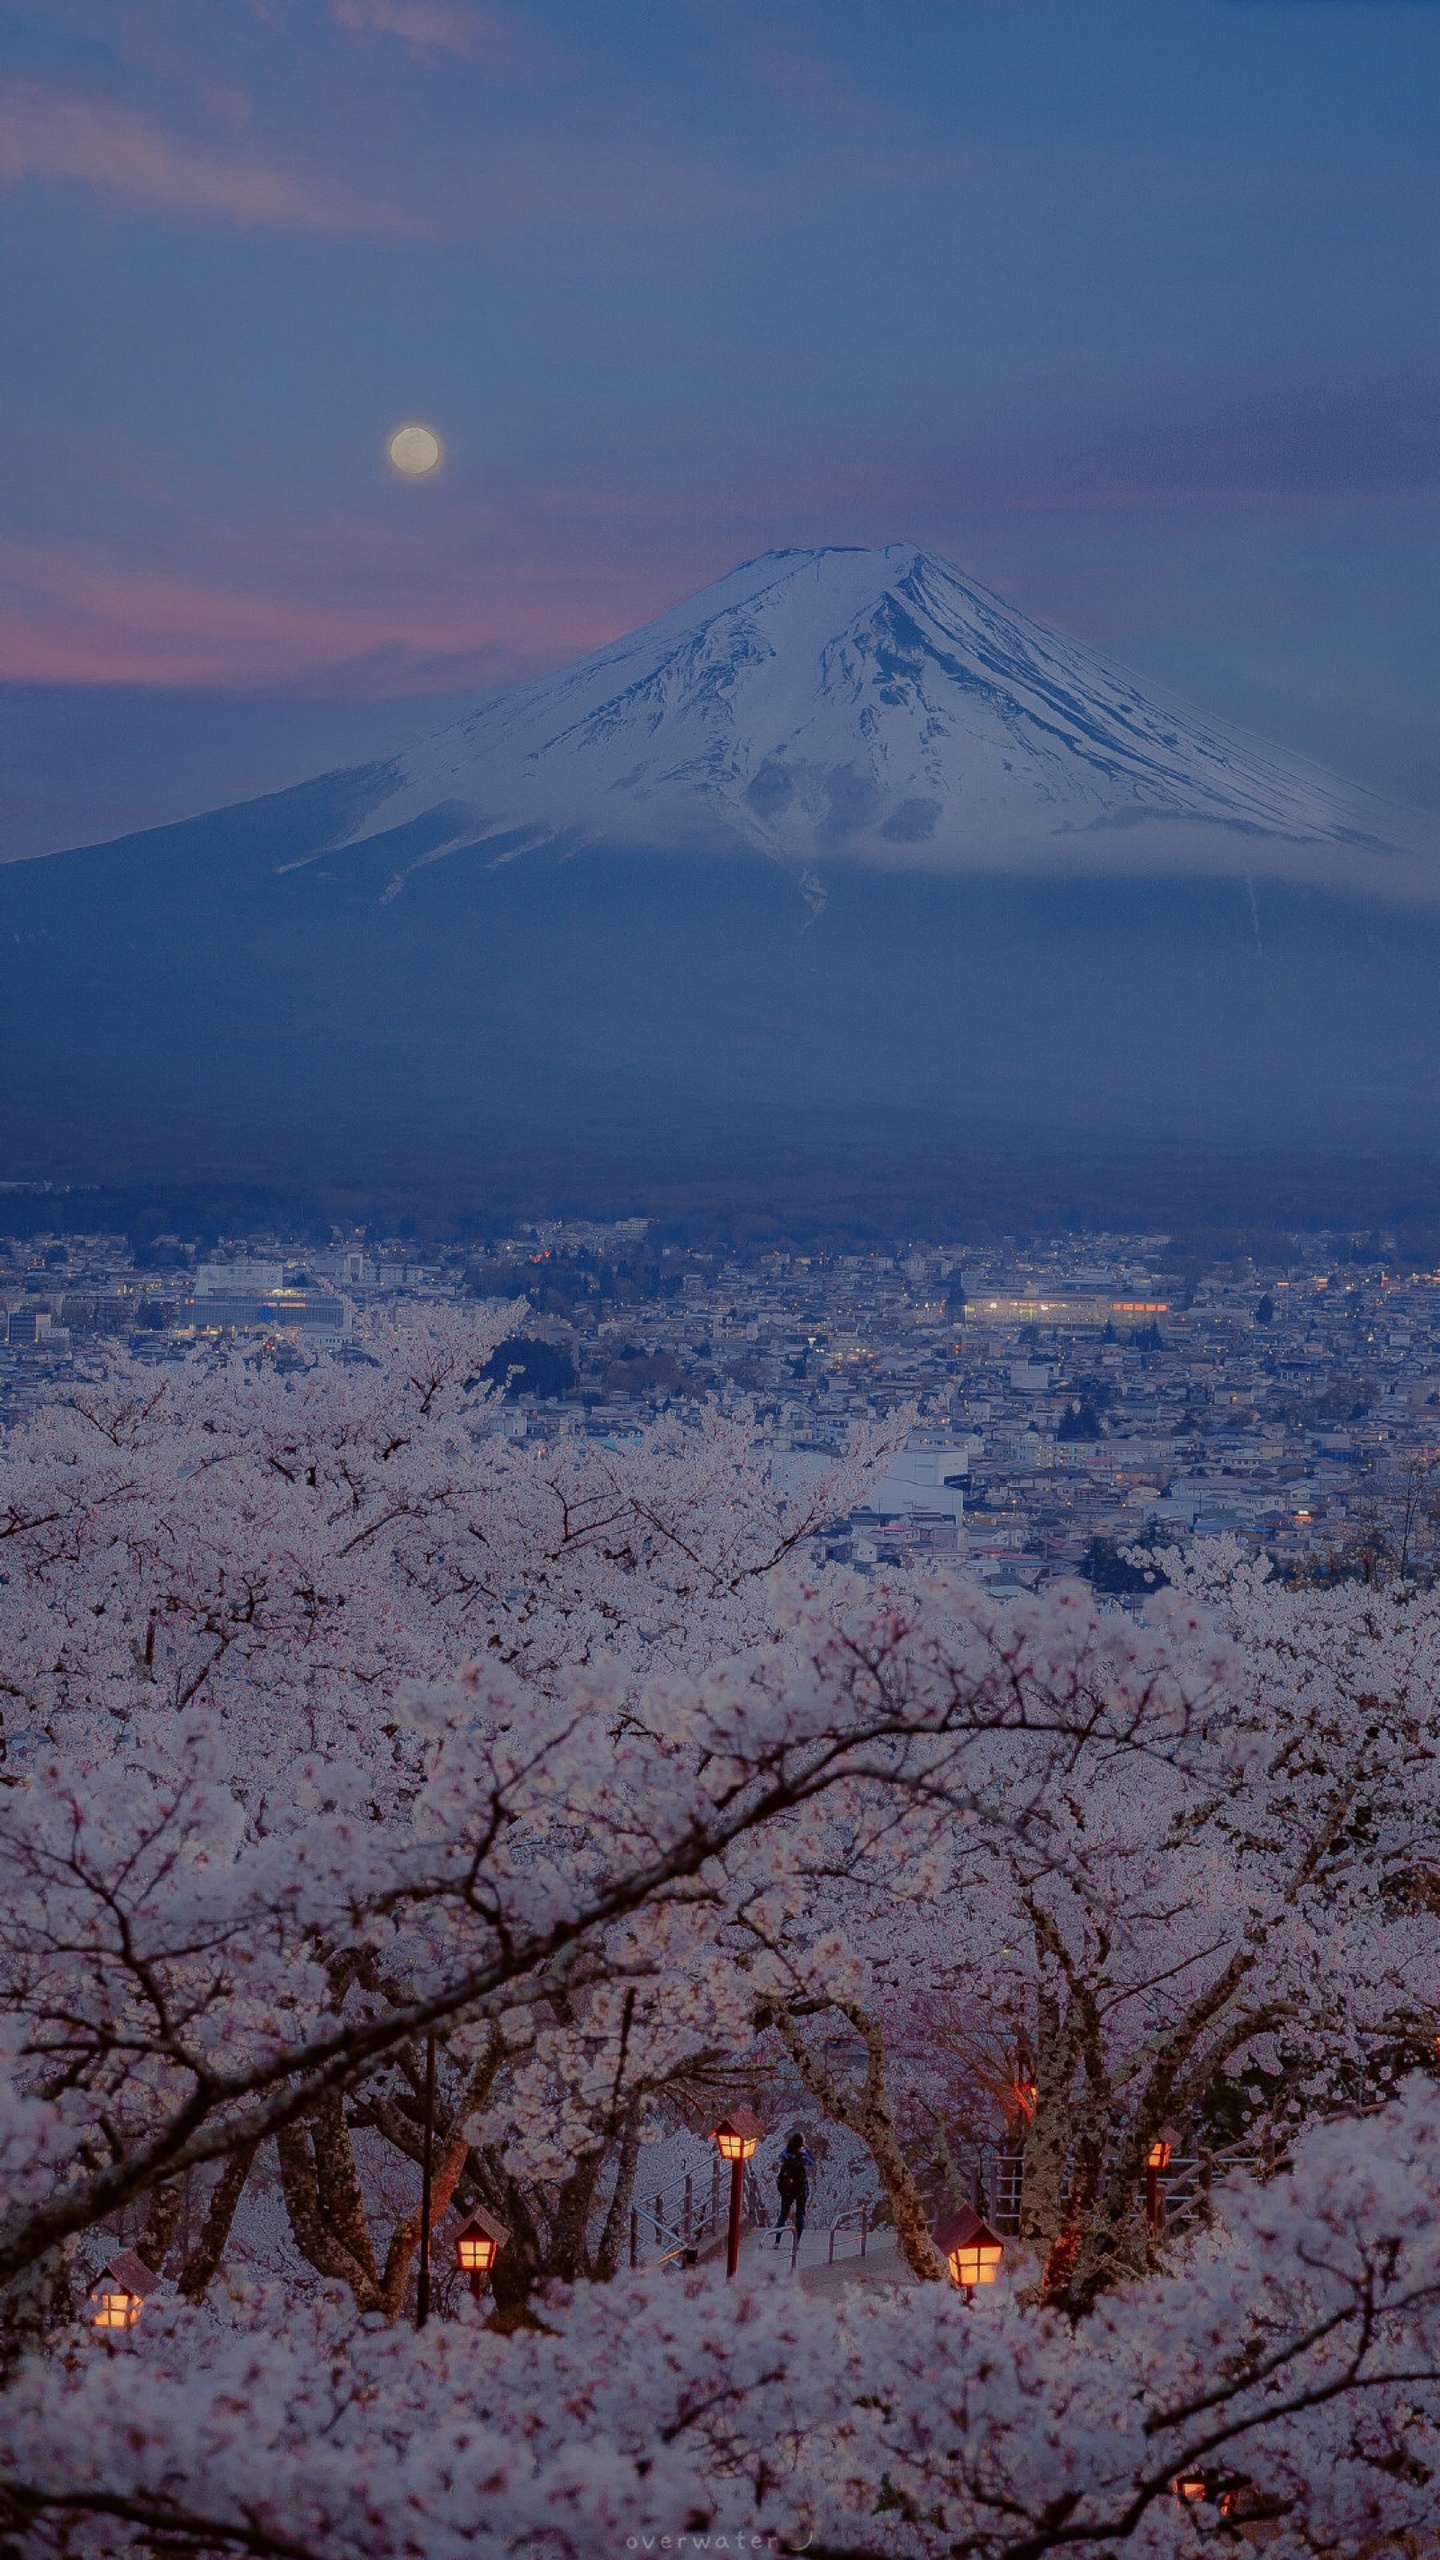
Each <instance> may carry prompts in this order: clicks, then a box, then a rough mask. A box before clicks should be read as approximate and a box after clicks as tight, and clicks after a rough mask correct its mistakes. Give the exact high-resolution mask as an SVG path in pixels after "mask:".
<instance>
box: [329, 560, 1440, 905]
mask: <svg viewBox="0 0 1440 2560" xmlns="http://www.w3.org/2000/svg"><path fill="white" fill-rule="evenodd" d="M401 770H402V772H403V777H404V779H403V782H402V784H401V787H400V791H399V794H398V796H397V797H392V798H391V799H390V800H389V801H388V802H387V804H386V806H385V807H384V809H383V811H380V812H377V813H376V815H375V817H374V818H372V820H371V821H370V824H369V828H368V829H367V832H372V833H373V832H378V831H379V830H380V829H381V828H383V829H386V830H388V829H389V828H391V827H392V826H394V825H396V824H397V823H402V822H404V821H405V820H407V819H410V818H414V817H419V816H421V815H423V814H426V813H429V812H433V811H434V810H436V809H437V807H443V808H444V809H445V810H446V813H447V820H449V819H453V832H451V831H448V827H447V831H446V832H445V833H444V834H443V837H442V841H441V843H440V845H439V846H438V847H436V848H435V849H434V850H432V851H431V852H430V853H429V854H428V855H427V857H426V858H427V859H431V860H433V859H434V858H435V851H436V850H439V851H443V850H444V849H445V847H446V845H451V846H454V845H459V844H461V843H466V842H469V843H473V842H474V841H475V840H476V839H477V837H479V838H481V839H482V840H483V839H484V838H485V837H487V836H491V837H494V838H496V839H497V840H499V841H497V845H496V851H497V855H500V854H502V853H503V854H504V855H508V854H510V853H513V852H517V851H523V850H525V849H526V848H527V846H530V845H537V844H540V843H542V842H546V841H554V840H556V839H557V838H558V839H560V840H562V841H564V842H566V843H579V842H588V843H596V842H611V843H617V844H626V845H629V846H631V847H639V846H663V847H667V848H670V849H679V848H683V847H686V846H691V847H695V848H697V849H698V848H704V849H707V850H715V849H722V848H725V847H732V848H738V847H744V848H746V849H749V850H752V851H756V850H758V851H763V852H766V853H769V854H772V855H775V856H777V857H781V858H784V859H788V860H798V861H800V862H802V863H811V862H814V861H816V860H817V859H819V858H821V857H826V856H828V857H830V858H832V859H833V858H835V857H837V856H838V857H844V858H847V859H851V860H856V859H859V860H864V861H868V862H880V863H886V864H890V865H896V866H904V867H906V868H915V867H916V866H923V867H925V868H927V869H929V868H934V869H941V870H947V871H954V870H985V871H990V870H994V869H997V868H998V869H1010V868H1035V867H1040V868H1044V869H1047V870H1053V869H1059V870H1062V871H1067V872H1084V873H1094V872H1097V871H1104V872H1115V871H1152V872H1153V871H1155V870H1156V869H1162V870H1170V871H1178V870H1187V871H1188V870H1193V869H1197V868H1198V869H1203V870H1220V871H1236V872H1244V873H1250V874H1263V873H1269V874H1272V875H1273V874H1276V873H1279V874H1284V875H1288V876H1291V877H1303V878H1305V879H1307V880H1310V881H1311V882H1313V883H1315V884H1316V885H1321V884H1324V885H1331V886H1341V885H1355V886H1359V885H1364V886H1367V887H1371V888H1376V889H1386V888H1388V889H1391V890H1392V891H1396V892H1399V893H1401V894H1405V895H1435V894H1437V893H1440V870H1437V867H1436V866H1435V865H1434V863H1433V860H1432V858H1431V849H1430V846H1429V844H1428V842H1427V836H1428V830H1426V828H1425V827H1424V825H1423V822H1420V821H1417V820H1413V819H1410V818H1409V817H1408V815H1407V814H1406V813H1397V812H1395V811H1393V810H1390V809H1388V808H1386V807H1385V805H1384V804H1382V803H1380V802H1378V801H1374V800H1370V799H1369V798H1368V796H1367V795H1366V794H1364V793H1363V792H1361V791H1359V790H1357V789H1353V788H1351V787H1349V786H1347V785H1345V784H1343V783H1341V782H1337V781H1334V780H1332V779H1331V778H1329V777H1328V776H1325V775H1322V774H1320V773H1317V772H1315V771H1313V770H1311V769H1308V768H1306V767H1305V766H1303V765H1301V764H1300V763H1298V762H1297V761H1295V760H1292V759H1288V758H1287V757H1286V756H1285V755H1283V754H1282V753H1278V752H1277V753H1273V754H1272V753H1268V752H1267V751H1265V750H1264V749H1262V748H1258V747H1255V746H1253V745H1249V744H1242V743H1240V742H1238V741H1236V740H1235V739H1233V738H1227V737H1225V736H1224V735H1222V734H1220V733H1219V732H1216V731H1213V730H1211V729H1209V728H1207V727H1205V726H1203V725H1202V724H1200V723H1198V722H1196V721H1194V720H1190V719H1187V718H1185V717H1184V716H1183V715H1176V714H1174V713H1170V712H1167V711H1164V710H1161V709H1159V708H1157V707H1156V706H1155V705H1154V704H1153V703H1151V702H1149V701H1147V700H1146V699H1145V697H1144V696H1143V695H1142V694H1141V693H1139V692H1138V691H1137V690H1136V689H1135V687H1134V686H1133V685H1131V684H1129V683H1128V682H1127V681H1126V680H1125V679H1124V678H1123V677H1120V676H1117V675H1115V674H1113V673H1112V672H1111V671H1110V670H1109V669H1107V668H1106V667H1105V666H1103V665H1102V664H1101V663H1100V661H1099V660H1097V659H1095V658H1094V657H1092V656H1090V655H1089V653H1088V652H1086V651H1085V650H1083V649H1078V648H1075V647H1072V646H1071V645H1070V644H1069V643H1068V642H1066V641H1064V640H1061V639H1059V638H1058V637H1057V636H1056V635H1055V634H1053V633H1051V632H1047V631H1045V630H1043V629H1042V628H1041V627H1040V625H1039V624H1037V623H1034V622H1031V621H1029V620H1028V619H1027V618H1026V616H1024V615H1023V614H1019V613H1016V612H1014V611H1012V610H1011V609H1010V607H1008V606H1007V605H1005V604H1003V603H1002V602H1001V601H1000V600H999V599H998V598H997V597H995V596H993V595H991V594H989V593H988V592H987V591H986V590H985V589H984V588H981V587H977V586H973V585H971V584H969V583H968V582H967V581H965V580H963V579H962V578H960V577H959V576H958V575H957V573H956V572H955V571H954V570H953V569H950V568H948V567H947V566H946V565H945V564H944V563H943V562H941V561H938V560H935V559H932V558H931V557H929V556H928V555H927V554H926V553H925V552H923V551H920V550H917V549H916V548H915V547H914V546H913V545H912V544H908V543H892V544H891V545H889V547H888V548H886V549H885V550H883V551H865V550H841V549H834V550H823V551H782V552H771V553H767V554H766V555H765V557H764V558H762V559H759V560H755V561H751V562H749V563H747V564H746V566H744V567H743V568H740V569H737V570H735V571H734V572H733V573H732V575H731V576H729V577H728V578H725V579H722V580H721V581H720V582H719V584H718V585H716V586H713V587H709V588H706V589H705V591H704V592H703V593H702V594H700V595H698V596H695V597H693V598H691V599H690V601H689V602H687V603H685V604H683V605H680V606H677V607H676V608H675V610H674V611H673V612H670V613H667V614H663V615H661V616H660V617H659V618H658V620H656V621H654V622H650V623H647V624H646V625H645V626H644V627H643V629H641V630H639V631H636V632H632V633H631V634H629V635H628V636H627V637H626V638H624V639H622V640H618V641H616V642H614V643H613V645H612V646H610V647H609V648H606V649H601V650H597V651H596V652H595V653H594V655H593V656H591V657H588V658H584V659H582V660H581V661H580V662H579V663H578V664H577V665H575V666H573V667H569V668H566V669H564V670H562V672H561V673H560V674H558V675H555V676H550V677H546V678H544V679H543V680H542V681H540V682H539V683H536V684H532V685H528V686H525V687H524V688H522V689H520V690H518V691H516V692H514V693H512V694H508V695H506V696H504V697H502V698H501V699H500V700H499V701H496V702H491V703H488V704H487V705H485V706H484V707H483V708H482V709H480V710H478V711H476V712H474V713H473V714H471V715H469V716H468V717H467V718H465V719H462V720H461V721H459V722H458V723H456V724H455V725H454V726H453V727H450V728H447V729H445V730H444V731H442V732H441V733H440V734H439V735H438V736H436V737H434V738H432V739H430V740H428V741H427V742H426V743H425V744H424V745H423V746H421V747H419V748H417V749H414V750H412V751H411V752H410V753H409V754H408V755H407V756H406V757H404V758H403V759H401ZM432 832H433V830H432Z"/></svg>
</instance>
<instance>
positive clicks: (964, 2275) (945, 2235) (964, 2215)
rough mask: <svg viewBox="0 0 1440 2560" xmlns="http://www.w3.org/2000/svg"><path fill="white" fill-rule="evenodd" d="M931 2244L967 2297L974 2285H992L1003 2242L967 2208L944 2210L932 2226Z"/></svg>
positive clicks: (998, 2271) (963, 2206)
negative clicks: (932, 2239)
mask: <svg viewBox="0 0 1440 2560" xmlns="http://www.w3.org/2000/svg"><path fill="white" fill-rule="evenodd" d="M933 2237H934V2241H935V2246H936V2248H937V2249H938V2250H939V2252H940V2255H941V2257H942V2258H943V2259H944V2261H945V2264H946V2265H947V2267H948V2268H949V2270H950V2273H951V2275H952V2276H953V2278H954V2280H955V2282H956V2284H958V2285H959V2287H960V2289H961V2291H962V2293H963V2294H964V2295H965V2296H966V2299H967V2300H968V2299H969V2297H970V2295H971V2294H972V2293H973V2292H974V2290H975V2287H976V2286H977V2284H993V2283H994V2282H995V2279H996V2277H997V2276H998V2274H999V2273H1000V2261H1001V2259H1002V2258H1003V2257H1004V2255H1005V2244H1004V2242H1003V2241H1001V2240H997V2239H996V2237H995V2234H994V2232H993V2231H992V2230H991V2228H990V2225H989V2223H988V2222H982V2221H981V2219H980V2216H979V2214H978V2213H975V2212H974V2211H972V2209H971V2207H970V2206H969V2205H968V2204H967V2205H962V2206H961V2208H960V2211H959V2212H958V2213H947V2214H946V2215H945V2216H944V2218H943V2220H941V2221H939V2222H937V2223H936V2225H935V2230H934V2234H933Z"/></svg>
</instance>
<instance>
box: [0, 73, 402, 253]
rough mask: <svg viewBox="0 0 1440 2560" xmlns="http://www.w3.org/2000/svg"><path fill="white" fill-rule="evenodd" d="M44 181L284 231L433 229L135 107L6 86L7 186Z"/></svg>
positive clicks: (1, 108) (1, 131) (1, 107)
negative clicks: (195, 138) (184, 133)
mask: <svg viewBox="0 0 1440 2560" xmlns="http://www.w3.org/2000/svg"><path fill="white" fill-rule="evenodd" d="M35 178H40V179H44V178H51V179H54V178H58V179H62V180H70V181H71V182H73V183H78V184H80V185H82V186H89V187H94V188H97V189H98V190H99V191H100V192H101V193H102V194H105V195H108V196H111V197H114V198H116V199H118V200H119V201H120V202H121V203H125V204H131V205H142V206H147V207H151V208H158V209H160V210H162V211H165V212H171V213H192V214H210V215H213V216H216V217H218V218H219V219H220V220H222V221H226V222H234V223H240V224H243V225H247V226H256V227H262V228H269V229H276V230H291V231H330V232H342V233H343V232H388V233H402V234H405V233H417V232H421V231H423V230H425V229H426V228H427V227H428V226H427V225H425V224H423V223H421V222H419V221H417V220H416V219H415V218H414V216H412V215H410V214H407V213H402V212H400V211H398V210H396V209H395V208H393V207H390V206H384V205H372V204H367V203H365V202H363V201H362V200H361V199H360V198H359V197H357V196H353V195H351V194H350V193H349V192H348V191H346V190H344V189H340V188H335V187H331V186H325V185H315V184H312V183H311V182H310V181H309V180H308V179H305V178H300V177H296V176H295V175H293V174H292V173H291V172H290V171H288V170H285V169H280V168H275V167H272V166H269V165H267V164H266V163H265V162H264V161H261V160H258V159H256V158H254V157H252V156H250V155H249V154H245V153H240V152H236V151H218V152H217V151H211V150H207V149H206V148H204V147H203V146H201V145H198V144H196V143H193V142H188V141H183V140H181V139H179V138H178V137H177V136H175V135H174V134H171V133H167V132H166V130H165V128H164V127H163V126H162V125H159V124H157V123H155V122H154V121H153V119H152V118H150V117H149V116H145V115H141V114H139V113H137V112H136V111H135V110H134V109H133V108H130V107H123V106H117V105H114V104H112V103H111V102H109V101H108V100H104V99H99V98H89V97H81V96H78V95H72V94H67V93H64V92H56V91H51V90H46V89H39V88H35V87H32V86H31V85H30V84H28V83H26V82H23V81H15V82H11V83H8V84H6V86H5V87H4V88H3V89H0V183H4V184H9V185H11V186H15V185H19V184H20V183H22V182H23V181H24V180H26V179H35Z"/></svg>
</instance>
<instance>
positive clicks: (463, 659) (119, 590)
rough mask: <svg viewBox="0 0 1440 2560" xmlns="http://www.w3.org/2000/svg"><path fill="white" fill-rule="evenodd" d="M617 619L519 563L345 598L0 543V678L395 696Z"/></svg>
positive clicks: (536, 665)
mask: <svg viewBox="0 0 1440 2560" xmlns="http://www.w3.org/2000/svg"><path fill="white" fill-rule="evenodd" d="M625 620H626V616H625V613H624V610H623V607H621V608H620V609H619V610H618V612H617V606H616V603H615V602H614V601H611V602H609V603H608V604H607V601H606V600H605V598H604V597H603V596H602V595H598V594H597V595H595V596H592V597H591V598H589V599H588V600H587V599H586V598H585V597H584V596H583V595H578V594H577V593H576V592H575V591H574V589H573V588H572V587H570V586H569V585H568V584H562V583H547V582H546V581H545V580H544V578H543V577H542V578H539V579H537V578H536V576H535V575H534V573H533V571H532V570H530V569H529V568H527V567H526V566H525V565H524V564H523V563H516V564H515V566H514V567H513V568H512V569H511V570H510V572H509V574H508V575H502V576H499V577H497V576H496V575H495V574H494V573H493V572H492V573H491V574H489V575H488V576H487V577H486V579H485V582H484V589H483V593H481V594H479V595H477V594H475V593H474V592H473V591H471V590H470V589H468V588H467V589H466V591H464V592H460V593H449V594H447V593H445V592H443V591H442V592H439V593H436V592H435V591H433V590H432V589H429V588H427V589H426V590H425V591H424V592H421V593H413V594H408V595H406V594H401V595H394V594H390V595H377V594H375V593H374V592H373V590H372V593H371V595H370V596H369V597H368V598H361V599H357V600H354V601H351V600H349V599H347V598H345V597H343V596H341V597H337V598H335V599H334V600H329V599H324V598H319V599H317V598H316V597H315V595H314V594H313V592H308V593H307V594H306V595H304V596H296V595H291V594H286V593H284V592H283V591H282V592H276V591H273V590H272V591H268V592H267V591H260V592H256V591H253V590H250V591H247V590H245V589H244V588H242V587H240V586H238V585H227V584H222V583H219V582H210V583H205V582H202V581H200V580H195V579H190V578H186V577H184V576H181V575H176V574H173V573H170V572H166V571H155V570H149V569H138V568H136V567H134V566H133V565H132V564H130V563H129V562H126V561H124V560H120V559H116V558H115V557H114V556H113V555H111V554H109V553H106V552H104V551H102V550H100V549H98V548H95V547H92V546H88V545H81V544H67V545H56V546H53V547H49V548H47V547H43V546H39V545H32V546H27V545H24V544H21V543H4V544H0V681H6V682H17V683H31V684H128V685H137V684H138V685H179V686H186V687H192V686H219V687H234V688H237V689H244V688H246V687H249V686H255V685H262V686H263V685H273V684H275V683H277V682H287V681H292V680H293V681H295V682H296V683H298V684H300V685H301V686H311V687H312V688H314V689H317V690H323V691H326V692H331V691H334V690H336V689H338V690H340V691H342V692H353V693H357V694H360V695H365V694H369V693H372V692H374V693H397V692H403V691H406V690H411V689H414V690H420V689H424V688H427V687H431V686H434V685H437V684H439V683H442V682H448V683H455V684H465V683H475V684H498V683H508V682H513V681H517V680H518V679H519V678H521V677H523V676H525V675H528V674H531V673H534V672H535V671H537V670H538V669H540V668H542V667H551V666H556V665H559V664H561V663H563V662H564V660H565V659H567V658H570V657H576V656H579V655H581V654H583V652H584V651H585V650H587V649H591V648H595V647H598V646H599V645H600V643H601V642H602V641H604V640H608V639H612V638H613V637H614V636H615V633H616V631H617V630H620V629H623V628H624V627H625Z"/></svg>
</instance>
